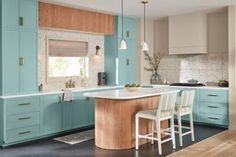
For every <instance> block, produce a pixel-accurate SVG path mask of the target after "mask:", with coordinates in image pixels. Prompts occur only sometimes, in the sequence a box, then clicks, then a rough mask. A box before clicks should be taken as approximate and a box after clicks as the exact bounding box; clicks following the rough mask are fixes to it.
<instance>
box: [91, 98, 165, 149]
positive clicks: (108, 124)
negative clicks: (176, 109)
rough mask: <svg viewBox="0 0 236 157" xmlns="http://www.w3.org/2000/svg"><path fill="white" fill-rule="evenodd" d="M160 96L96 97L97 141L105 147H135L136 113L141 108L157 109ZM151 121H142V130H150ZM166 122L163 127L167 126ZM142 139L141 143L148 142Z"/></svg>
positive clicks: (97, 143)
mask: <svg viewBox="0 0 236 157" xmlns="http://www.w3.org/2000/svg"><path fill="white" fill-rule="evenodd" d="M158 102H159V96H152V97H144V98H137V99H127V100H118V99H103V98H96V107H95V142H96V146H97V147H100V148H103V149H113V150H119V149H130V148H133V147H135V114H136V113H137V112H138V111H140V110H147V109H156V108H157V106H158ZM150 124H151V123H150V121H147V120H141V121H140V132H141V133H142V134H145V133H147V132H148V130H149V131H150V129H151V125H150ZM167 125H168V122H164V123H163V124H162V127H167ZM147 142H148V141H147V140H140V145H141V144H144V143H147Z"/></svg>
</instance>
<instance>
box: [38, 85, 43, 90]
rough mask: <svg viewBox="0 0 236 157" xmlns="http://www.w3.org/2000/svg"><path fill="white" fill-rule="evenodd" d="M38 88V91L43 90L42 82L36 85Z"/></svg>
mask: <svg viewBox="0 0 236 157" xmlns="http://www.w3.org/2000/svg"><path fill="white" fill-rule="evenodd" d="M38 90H39V92H42V91H43V84H42V83H41V84H40V85H39V86H38Z"/></svg>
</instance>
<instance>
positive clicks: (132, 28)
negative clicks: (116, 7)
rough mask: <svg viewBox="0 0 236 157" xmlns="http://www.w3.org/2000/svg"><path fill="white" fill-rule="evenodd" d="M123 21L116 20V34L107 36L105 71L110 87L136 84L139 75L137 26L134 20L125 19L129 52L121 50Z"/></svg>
mask: <svg viewBox="0 0 236 157" xmlns="http://www.w3.org/2000/svg"><path fill="white" fill-rule="evenodd" d="M121 21H122V19H121V17H120V16H117V17H116V18H115V33H114V34H113V35H106V36H105V71H106V72H107V75H108V84H109V85H115V84H118V85H124V84H127V83H135V82H136V73H137V69H136V67H137V45H136V43H137V42H136V40H137V32H136V31H137V24H136V22H137V21H136V19H134V18H128V17H125V18H124V38H125V40H126V42H127V50H120V49H119V43H120V40H121V38H122V23H121Z"/></svg>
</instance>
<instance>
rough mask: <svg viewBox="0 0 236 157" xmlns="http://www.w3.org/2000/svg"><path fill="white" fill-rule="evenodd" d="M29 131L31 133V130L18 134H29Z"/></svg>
mask: <svg viewBox="0 0 236 157" xmlns="http://www.w3.org/2000/svg"><path fill="white" fill-rule="evenodd" d="M29 133H31V131H25V132H19V133H18V135H25V134H29Z"/></svg>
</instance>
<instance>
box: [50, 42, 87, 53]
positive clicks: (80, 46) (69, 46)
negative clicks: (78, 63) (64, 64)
mask: <svg viewBox="0 0 236 157" xmlns="http://www.w3.org/2000/svg"><path fill="white" fill-rule="evenodd" d="M48 48H49V56H53V57H85V56H87V54H88V42H82V41H69V40H54V39H50V40H49V46H48Z"/></svg>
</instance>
